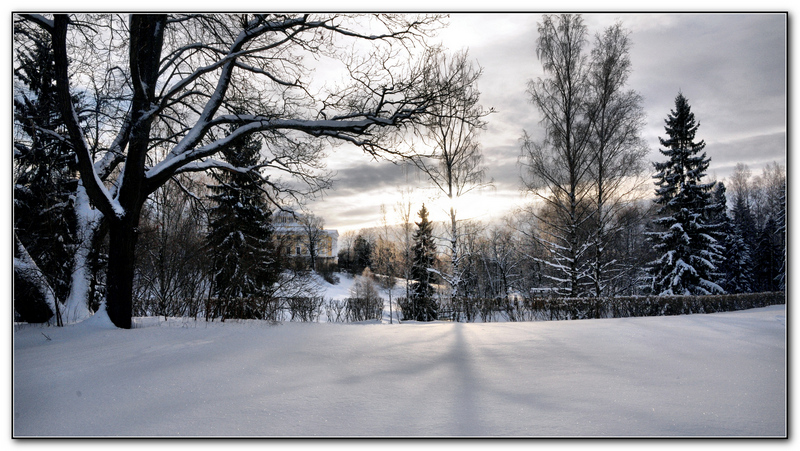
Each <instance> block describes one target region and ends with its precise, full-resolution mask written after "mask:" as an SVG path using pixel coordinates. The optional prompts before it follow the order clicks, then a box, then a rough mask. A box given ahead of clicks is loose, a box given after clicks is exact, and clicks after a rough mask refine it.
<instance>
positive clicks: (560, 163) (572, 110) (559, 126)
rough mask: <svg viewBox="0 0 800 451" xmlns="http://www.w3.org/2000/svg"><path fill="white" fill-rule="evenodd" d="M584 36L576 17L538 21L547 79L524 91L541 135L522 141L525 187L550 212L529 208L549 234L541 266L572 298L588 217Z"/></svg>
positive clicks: (581, 275) (582, 263) (582, 268)
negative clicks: (536, 113)
mask: <svg viewBox="0 0 800 451" xmlns="http://www.w3.org/2000/svg"><path fill="white" fill-rule="evenodd" d="M586 34H587V30H586V25H585V24H584V23H583V19H582V18H581V17H580V16H579V15H572V14H562V15H559V16H552V15H545V16H543V17H542V22H541V23H540V24H539V38H538V39H537V41H536V55H537V57H538V58H539V60H540V61H541V63H542V68H543V69H544V72H545V75H546V77H545V78H538V79H536V80H532V81H530V82H529V83H528V93H529V94H530V100H531V102H532V103H533V104H534V105H535V106H536V108H537V109H538V110H539V111H540V113H541V115H542V120H541V124H542V126H543V128H544V131H545V136H544V140H542V141H538V142H537V141H534V140H533V138H531V137H530V136H529V135H528V134H527V133H525V134H524V135H523V138H522V141H523V144H522V164H523V165H524V166H525V168H526V169H527V175H526V177H525V179H524V180H523V182H524V184H525V188H526V189H527V190H528V191H529V192H532V193H534V194H535V195H536V196H538V197H539V198H540V199H541V200H542V201H544V205H545V206H546V208H545V210H546V211H547V212H548V213H549V214H547V215H543V214H540V213H537V212H536V211H535V210H532V213H533V215H534V216H535V217H536V218H537V220H538V221H539V222H540V223H542V224H545V225H547V227H548V231H549V233H547V234H542V236H541V239H542V243H543V245H544V246H545V247H547V248H548V250H549V251H550V255H551V258H548V259H545V260H543V263H544V264H546V265H548V266H550V267H551V268H553V269H554V271H555V275H554V276H553V277H552V278H553V280H554V281H555V282H556V284H557V285H558V286H559V287H560V288H561V290H562V293H563V294H566V295H569V296H573V297H574V296H578V295H579V293H580V292H581V287H580V284H581V283H583V282H584V279H585V277H586V271H587V267H586V265H587V252H588V247H587V243H585V242H583V241H582V240H581V239H580V231H581V229H582V228H585V227H586V224H587V222H588V221H589V220H590V218H591V215H592V210H591V208H590V204H589V202H588V200H589V199H590V196H591V192H592V184H591V183H590V177H589V175H590V169H591V168H590V166H591V162H592V160H591V155H590V148H589V133H588V131H589V127H588V124H587V122H586V95H587V90H588V84H587V82H586V80H587V69H588V67H587V66H588V63H587V59H586V56H585V55H584V53H583V47H584V45H585V44H586V40H587V38H586Z"/></svg>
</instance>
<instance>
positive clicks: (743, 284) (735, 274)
mask: <svg viewBox="0 0 800 451" xmlns="http://www.w3.org/2000/svg"><path fill="white" fill-rule="evenodd" d="M731 214H732V216H733V217H732V220H731V226H732V227H731V233H730V236H729V238H728V246H727V248H726V254H725V274H726V276H725V278H726V281H727V284H728V287H725V289H726V290H727V291H729V292H731V293H750V292H752V291H753V289H754V285H753V267H754V261H753V250H752V247H751V246H750V239H751V237H754V236H755V234H756V231H755V223H754V221H753V216H752V213H751V212H750V207H749V206H748V204H747V199H746V198H745V197H744V196H736V198H735V199H734V203H733V209H732V210H731Z"/></svg>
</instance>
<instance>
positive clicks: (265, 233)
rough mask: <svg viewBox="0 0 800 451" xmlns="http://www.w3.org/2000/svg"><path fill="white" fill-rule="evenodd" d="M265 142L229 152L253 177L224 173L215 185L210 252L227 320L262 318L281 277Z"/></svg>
mask: <svg viewBox="0 0 800 451" xmlns="http://www.w3.org/2000/svg"><path fill="white" fill-rule="evenodd" d="M260 149H261V143H260V142H259V141H257V140H255V139H252V138H244V139H241V140H238V141H237V142H236V143H235V145H233V146H231V147H230V148H228V149H226V150H224V151H223V154H224V156H225V159H226V160H227V161H228V162H229V163H231V165H233V166H235V167H244V168H248V167H249V168H252V169H251V170H250V171H249V172H237V171H233V172H220V173H215V174H214V175H213V177H214V179H215V180H216V181H217V183H218V184H217V185H214V186H210V189H211V190H212V193H213V194H212V196H211V199H212V201H213V202H214V203H215V206H214V207H213V208H212V210H211V213H210V216H211V217H210V224H209V227H210V231H209V234H208V238H207V240H208V248H209V250H210V252H211V254H212V259H213V260H212V261H213V269H214V273H213V290H212V291H213V294H214V296H215V297H216V298H217V299H218V305H219V306H220V311H219V312H218V313H219V314H220V315H222V316H223V317H225V316H227V317H238V318H259V317H260V316H261V312H260V311H259V308H258V306H259V305H260V303H261V302H262V301H263V300H264V299H265V298H269V296H270V293H271V290H272V288H273V285H274V283H275V282H276V281H277V280H278V277H279V272H280V269H279V261H278V258H277V251H276V249H275V245H274V243H273V239H272V234H273V226H272V220H271V216H272V213H271V211H270V208H269V204H268V203H267V200H266V198H265V196H264V193H263V192H262V190H261V187H262V185H263V183H264V182H263V179H262V177H261V175H260V174H258V169H257V167H258V164H259V159H260V154H259V151H260Z"/></svg>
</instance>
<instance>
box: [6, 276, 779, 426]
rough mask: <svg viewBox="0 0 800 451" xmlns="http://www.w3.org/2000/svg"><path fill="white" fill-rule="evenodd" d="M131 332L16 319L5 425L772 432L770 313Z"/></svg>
mask: <svg viewBox="0 0 800 451" xmlns="http://www.w3.org/2000/svg"><path fill="white" fill-rule="evenodd" d="M343 282H344V283H343V284H341V285H342V286H337V287H338V288H336V289H339V290H343V287H346V286H347V282H348V281H343ZM328 288H330V289H331V290H333V288H332V287H328ZM332 294H334V293H332V292H331V291H329V295H332ZM340 294H344V291H343V292H342V293H340ZM139 326H140V327H138V328H136V329H132V330H118V329H115V328H114V327H113V326H112V325H111V323H110V322H109V321H108V318H107V316H105V315H103V314H102V313H101V314H97V315H95V316H94V317H92V318H90V319H89V320H87V321H85V322H83V323H79V324H76V325H72V326H68V327H63V328H54V327H40V326H20V327H16V328H15V330H14V343H13V350H14V356H13V357H14V358H13V364H14V367H13V377H14V379H13V415H14V421H13V434H14V436H16V437H25V436H270V437H274V436H373V437H387V436H392V437H394V436H540V437H541V436H555V437H561V436H784V435H785V434H787V423H786V410H787V404H786V402H787V398H786V385H787V381H786V368H787V367H786V352H785V351H786V310H785V306H772V307H767V308H762V309H755V310H748V311H741V312H730V313H719V314H711V315H691V316H674V317H656V318H626V319H604V320H584V321H562V322H529V323H511V322H506V323H502V322H501V323H470V324H461V323H445V322H434V323H427V324H426V323H413V322H404V323H403V324H400V325H398V324H396V322H395V324H394V325H389V324H386V323H385V322H384V323H383V324H379V323H377V322H375V323H360V324H330V323H284V324H280V325H269V324H266V323H260V322H239V323H235V322H226V323H224V324H220V323H216V322H215V323H206V322H202V321H200V322H193V321H188V320H179V319H176V320H170V321H167V322H165V321H163V318H162V319H161V321H158V320H156V319H149V320H140V321H139Z"/></svg>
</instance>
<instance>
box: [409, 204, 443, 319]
mask: <svg viewBox="0 0 800 451" xmlns="http://www.w3.org/2000/svg"><path fill="white" fill-rule="evenodd" d="M419 218H420V221H419V222H418V223H417V230H416V231H415V232H414V259H413V261H412V267H411V278H412V279H414V280H415V281H416V283H415V284H414V286H413V287H412V291H411V305H412V312H411V315H409V316H407V317H406V319H415V320H417V321H433V320H435V319H437V318H438V317H439V313H438V308H437V305H436V301H435V300H434V299H433V292H434V290H433V285H432V283H433V273H432V272H431V271H429V269H431V268H433V265H434V262H435V260H436V243H435V242H434V240H433V223H432V222H430V221H429V220H428V209H427V208H425V205H424V204H423V205H422V209H420V211H419Z"/></svg>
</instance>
